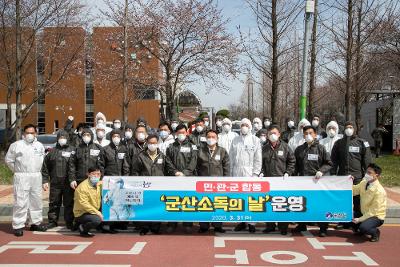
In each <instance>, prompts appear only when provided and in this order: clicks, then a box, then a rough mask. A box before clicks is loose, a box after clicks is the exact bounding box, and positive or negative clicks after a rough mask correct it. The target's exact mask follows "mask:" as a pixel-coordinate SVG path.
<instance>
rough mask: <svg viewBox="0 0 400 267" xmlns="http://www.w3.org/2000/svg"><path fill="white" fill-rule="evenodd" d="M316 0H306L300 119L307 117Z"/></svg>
mask: <svg viewBox="0 0 400 267" xmlns="http://www.w3.org/2000/svg"><path fill="white" fill-rule="evenodd" d="M314 4H315V3H314V1H308V0H307V1H306V10H305V11H306V17H305V24H304V47H303V69H302V75H301V97H300V119H301V120H302V119H304V118H305V117H306V109H307V81H308V49H309V43H310V27H311V17H312V15H313V14H314V9H315V7H314Z"/></svg>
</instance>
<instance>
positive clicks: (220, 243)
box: [214, 236, 294, 248]
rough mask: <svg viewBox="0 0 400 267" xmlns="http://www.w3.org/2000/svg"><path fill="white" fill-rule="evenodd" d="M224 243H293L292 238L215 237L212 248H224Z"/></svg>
mask: <svg viewBox="0 0 400 267" xmlns="http://www.w3.org/2000/svg"><path fill="white" fill-rule="evenodd" d="M225 241H294V238H292V237H254V236H247V237H238V236H216V237H214V248H224V247H225Z"/></svg>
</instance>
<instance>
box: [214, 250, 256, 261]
mask: <svg viewBox="0 0 400 267" xmlns="http://www.w3.org/2000/svg"><path fill="white" fill-rule="evenodd" d="M214 257H215V258H217V259H236V264H249V259H248V257H247V251H246V250H238V249H235V254H233V255H230V254H215V255H214Z"/></svg>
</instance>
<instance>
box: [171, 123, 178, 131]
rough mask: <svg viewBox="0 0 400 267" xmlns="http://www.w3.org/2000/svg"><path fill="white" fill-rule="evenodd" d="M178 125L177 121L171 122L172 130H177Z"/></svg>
mask: <svg viewBox="0 0 400 267" xmlns="http://www.w3.org/2000/svg"><path fill="white" fill-rule="evenodd" d="M176 127H178V124H177V123H175V122H174V123H172V124H171V128H172V130H174V131H175V129H176Z"/></svg>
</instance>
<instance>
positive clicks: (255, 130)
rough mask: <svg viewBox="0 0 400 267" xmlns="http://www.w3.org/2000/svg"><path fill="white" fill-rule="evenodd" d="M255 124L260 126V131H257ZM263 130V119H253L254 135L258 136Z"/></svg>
mask: <svg viewBox="0 0 400 267" xmlns="http://www.w3.org/2000/svg"><path fill="white" fill-rule="evenodd" d="M255 123H257V124H258V129H255V128H254V124H255ZM262 128H263V123H262V121H261V119H260V118H257V117H256V118H254V119H253V130H252V133H253V134H254V135H255V134H257V133H258V131H259V130H261V129H262Z"/></svg>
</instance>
